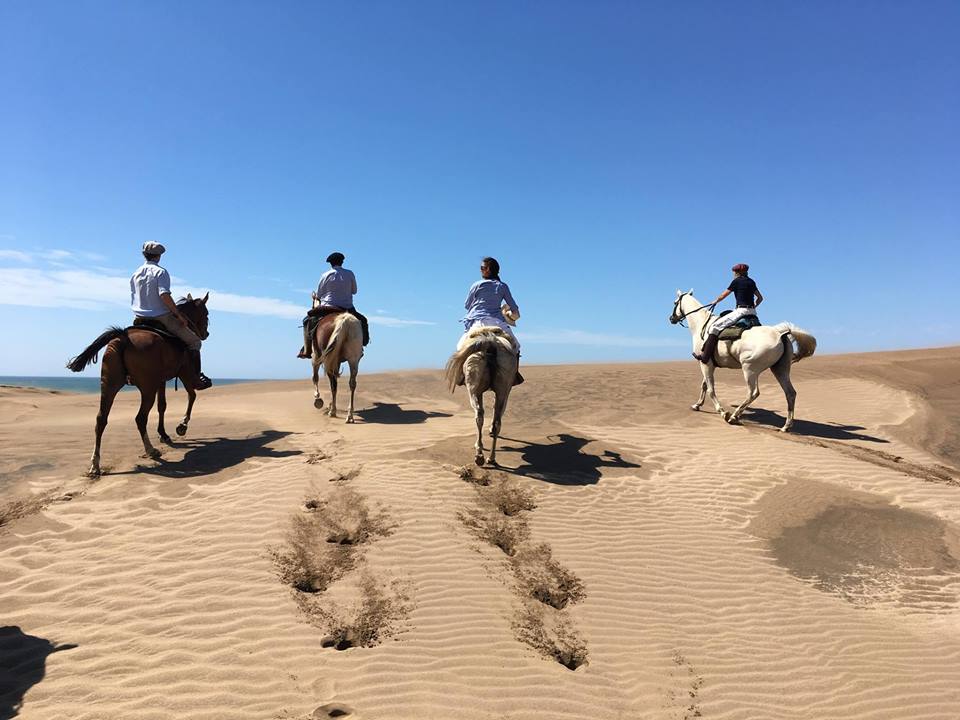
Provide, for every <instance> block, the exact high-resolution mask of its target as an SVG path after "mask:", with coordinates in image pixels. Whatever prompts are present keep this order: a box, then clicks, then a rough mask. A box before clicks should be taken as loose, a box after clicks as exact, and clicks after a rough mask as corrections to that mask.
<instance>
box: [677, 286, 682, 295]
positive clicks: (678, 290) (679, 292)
mask: <svg viewBox="0 0 960 720" xmlns="http://www.w3.org/2000/svg"><path fill="white" fill-rule="evenodd" d="M681 295H683V290H681V289H680V288H677V297H680V296H681Z"/></svg>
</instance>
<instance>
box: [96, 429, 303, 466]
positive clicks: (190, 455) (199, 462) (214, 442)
mask: <svg viewBox="0 0 960 720" xmlns="http://www.w3.org/2000/svg"><path fill="white" fill-rule="evenodd" d="M290 434H291V433H290V432H284V431H280V430H264V431H263V432H261V433H260V434H258V435H252V436H250V437H244V438H226V437H218V438H210V439H197V440H190V441H188V442H177V443H171V447H174V448H178V447H189V448H190V449H189V450H187V452H186V453H185V454H184V456H183V458H181V459H180V460H166V459H165V458H160V459H159V460H157V461H156V462H157V464H156V465H151V466H146V465H139V466H137V468H136V469H135V470H129V471H127V472H123V473H111V474H113V475H125V474H132V473H141V472H142V473H148V474H150V475H161V476H163V477H170V478H193V477H200V476H202V475H213V474H214V473H218V472H220V471H221V470H227V469H229V468H232V467H235V466H237V465H239V464H240V463H242V462H245V461H247V460H251V459H253V458H285V457H291V456H293V455H302V454H303V451H302V450H277V449H276V448H272V447H269V445H270V444H271V443H274V442H276V441H277V440H281V439H282V438H285V437H286V436H287V435H290Z"/></svg>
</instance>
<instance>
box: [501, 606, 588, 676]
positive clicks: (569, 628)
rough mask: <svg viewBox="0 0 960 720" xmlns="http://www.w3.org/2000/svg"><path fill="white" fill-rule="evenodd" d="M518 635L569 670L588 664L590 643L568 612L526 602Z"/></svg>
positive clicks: (515, 625)
mask: <svg viewBox="0 0 960 720" xmlns="http://www.w3.org/2000/svg"><path fill="white" fill-rule="evenodd" d="M514 630H515V632H516V634H517V639H518V640H520V641H521V642H524V643H526V644H527V645H529V646H530V647H532V648H533V649H534V650H536V651H537V652H539V653H540V654H541V655H542V656H543V657H545V658H549V659H550V660H554V661H555V662H558V663H560V664H561V665H563V666H564V667H565V668H567V669H568V670H576V669H577V668H578V667H580V666H582V665H586V664H587V643H586V642H585V641H584V639H583V637H582V636H581V635H580V633H579V632H578V631H577V629H576V628H575V627H574V626H573V621H572V620H571V619H570V618H569V616H567V615H566V613H563V612H559V611H556V610H552V609H549V608H545V607H544V606H543V605H540V604H539V603H534V602H530V601H528V602H525V603H524V605H523V609H522V610H521V612H520V613H519V614H518V616H517V618H516V620H515V621H514Z"/></svg>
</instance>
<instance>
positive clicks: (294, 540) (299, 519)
mask: <svg viewBox="0 0 960 720" xmlns="http://www.w3.org/2000/svg"><path fill="white" fill-rule="evenodd" d="M304 506H305V507H306V508H307V510H308V511H309V512H306V513H302V514H298V515H294V516H293V517H292V518H291V519H290V529H289V530H288V531H287V535H286V543H285V544H284V545H283V546H282V547H275V548H271V549H270V551H269V552H270V556H271V557H272V559H273V562H274V567H275V568H276V572H277V575H278V577H279V578H280V581H281V582H283V583H285V584H287V585H290V586H291V587H293V588H295V589H297V590H300V591H301V592H307V593H315V592H322V591H324V590H326V589H327V588H328V587H329V586H330V584H331V583H333V582H334V581H336V580H338V579H340V578H341V577H343V575H344V574H345V573H346V572H347V571H348V570H350V569H351V568H352V567H353V566H354V565H355V564H356V558H355V549H356V546H357V545H360V544H362V543H364V542H367V541H368V540H370V539H371V538H372V537H374V536H376V535H387V534H389V533H390V531H391V530H392V526H391V525H390V522H389V519H388V517H387V516H386V514H385V513H383V512H378V513H372V512H371V511H370V509H369V508H368V507H367V503H366V500H365V499H364V497H363V496H362V495H361V494H360V493H358V492H357V491H356V490H353V489H351V488H348V487H344V486H339V487H337V488H335V489H334V490H333V491H332V492H331V493H330V494H329V495H328V496H327V497H326V498H311V499H308V500H307V501H306V502H305V503H304Z"/></svg>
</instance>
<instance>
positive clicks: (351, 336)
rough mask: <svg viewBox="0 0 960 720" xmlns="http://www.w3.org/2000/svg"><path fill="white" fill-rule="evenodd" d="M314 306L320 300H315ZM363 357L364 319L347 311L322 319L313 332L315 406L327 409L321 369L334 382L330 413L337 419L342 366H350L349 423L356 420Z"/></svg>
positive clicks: (331, 386)
mask: <svg viewBox="0 0 960 720" xmlns="http://www.w3.org/2000/svg"><path fill="white" fill-rule="evenodd" d="M314 307H317V299H316V297H314ZM361 357H363V326H362V325H361V324H360V320H358V319H357V318H356V317H354V316H353V315H351V314H350V313H348V312H346V311H343V312H339V313H332V314H330V315H325V316H324V317H322V318H320V323H319V324H318V325H317V329H316V330H315V331H314V333H313V360H312V362H313V376H312V379H313V405H314V407H316V408H322V407H323V398H321V397H320V366H321V365H323V369H324V372H325V373H326V374H327V378H328V379H329V380H330V395H331V400H330V407H329V408H328V409H327V410H326V414H327V415H329V416H330V417H332V418H335V417H337V378H339V377H340V366H341V365H342V364H343V363H345V362H346V363H349V364H350V407H349V408H348V409H347V422H348V423H352V422H353V421H354V420H353V396H354V394H355V393H356V392H357V372H358V371H359V370H360V358H361Z"/></svg>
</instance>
